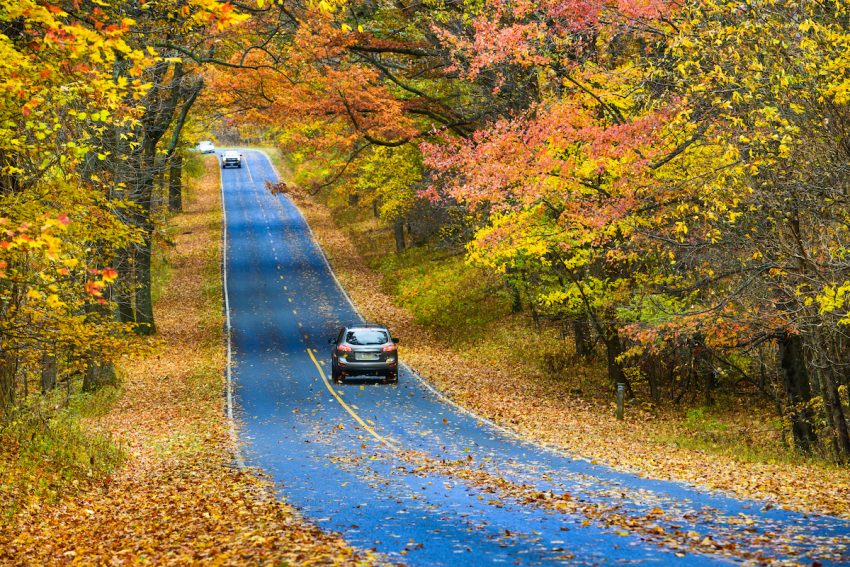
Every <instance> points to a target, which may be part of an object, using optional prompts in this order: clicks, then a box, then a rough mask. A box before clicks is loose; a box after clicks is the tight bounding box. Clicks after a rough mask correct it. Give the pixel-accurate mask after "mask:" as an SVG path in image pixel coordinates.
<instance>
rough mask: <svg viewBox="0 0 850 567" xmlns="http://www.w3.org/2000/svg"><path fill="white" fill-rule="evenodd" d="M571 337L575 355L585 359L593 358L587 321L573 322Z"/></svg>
mask: <svg viewBox="0 0 850 567" xmlns="http://www.w3.org/2000/svg"><path fill="white" fill-rule="evenodd" d="M573 335H574V336H575V343H576V354H577V355H578V356H580V357H582V358H585V359H586V358H590V357H591V356H593V341H592V340H591V338H592V337H591V329H590V321H588V320H587V319H577V320H575V321H573Z"/></svg>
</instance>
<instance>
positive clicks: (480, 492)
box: [222, 150, 850, 565]
mask: <svg viewBox="0 0 850 567" xmlns="http://www.w3.org/2000/svg"><path fill="white" fill-rule="evenodd" d="M243 153H244V155H245V165H244V167H243V168H242V169H228V170H224V171H222V190H223V196H224V205H225V215H226V241H227V246H226V271H225V276H226V284H227V289H228V297H229V309H230V318H231V322H232V330H231V338H232V344H233V349H234V360H233V366H232V368H233V384H234V391H235V407H236V413H237V417H238V420H239V422H240V437H241V440H242V441H243V442H244V449H245V451H244V453H245V458H246V460H247V462H248V464H249V465H254V466H257V467H260V468H262V469H263V470H264V471H266V472H267V473H268V474H270V475H271V476H272V477H273V478H274V479H275V480H276V481H278V482H279V483H280V487H281V488H280V490H281V495H282V496H284V497H285V499H286V500H287V501H288V502H289V503H291V504H292V505H294V506H296V507H297V508H299V509H300V510H301V511H302V513H303V514H304V515H305V516H306V517H307V518H309V519H311V520H312V521H314V522H316V523H317V524H318V525H320V526H321V527H322V528H324V529H328V530H335V531H339V532H341V533H342V534H343V535H344V537H345V538H346V539H347V540H348V541H349V542H351V543H352V544H353V545H355V546H358V547H360V548H363V549H375V550H377V551H378V552H380V553H383V554H385V555H386V556H387V557H388V558H389V559H390V560H391V561H394V562H404V563H407V564H410V565H458V564H461V563H463V564H465V565H491V564H520V565H537V564H544V563H545V564H550V563H551V564H559V563H560V564H569V565H576V564H610V563H637V562H640V563H648V564H663V565H668V564H671V565H672V564H681V565H701V564H718V563H720V564H724V563H735V562H740V561H741V557H747V556H749V557H750V558H752V557H758V556H759V555H761V556H763V557H768V558H776V559H795V560H801V561H803V562H807V561H811V560H812V559H815V558H821V557H824V554H825V553H826V558H827V559H828V558H829V557H828V555H830V554H829V553H828V552H831V555H832V560H833V562H841V561H842V560H845V561H847V560H850V555H848V552H847V542H848V534H850V524H848V522H846V521H842V520H839V519H836V518H830V517H815V516H806V515H802V514H797V513H792V512H787V511H783V510H779V509H776V508H771V507H770V506H769V505H765V503H763V502H748V501H741V500H736V499H733V498H730V497H728V496H725V495H723V494H718V493H713V492H706V491H702V490H699V489H696V488H693V487H689V486H686V485H683V484H679V483H674V482H663V481H654V480H648V479H645V478H641V477H638V476H635V475H631V474H626V473H620V472H616V471H613V470H611V469H608V468H605V467H602V466H597V465H593V464H590V463H589V462H587V461H585V460H582V459H578V458H575V457H573V456H570V455H567V454H564V453H560V452H556V451H552V450H549V449H547V448H544V447H541V446H538V445H535V444H532V443H529V442H525V441H522V440H519V439H518V438H516V437H514V436H513V435H511V434H509V433H507V432H505V431H503V430H501V429H499V428H497V427H495V426H493V425H492V424H490V423H489V422H487V421H486V420H483V419H480V418H477V417H476V416H474V415H471V414H470V413H468V412H466V411H464V410H462V409H460V408H458V407H457V406H455V405H453V404H451V403H450V402H447V401H446V400H444V399H443V398H442V397H441V396H439V395H438V394H437V393H436V392H435V391H433V390H432V389H431V388H430V386H428V385H427V384H426V383H425V382H424V381H423V380H422V379H420V378H418V377H417V376H415V375H414V374H413V373H411V372H409V371H408V370H407V369H402V371H401V372H400V376H399V383H398V385H381V384H377V383H374V382H371V381H369V380H352V381H350V382H347V383H346V384H344V385H332V384H330V383H329V374H330V372H329V368H330V366H329V365H330V358H329V354H330V353H329V347H328V345H327V338H328V337H331V336H333V335H335V333H336V331H337V329H338V328H339V326H340V325H341V324H343V323H345V322H355V321H359V320H360V317H359V315H358V314H357V312H356V311H355V309H354V308H353V307H352V305H351V303H350V302H349V300H348V298H347V296H346V295H345V292H344V291H343V290H342V289H341V288H340V287H339V285H338V284H337V282H336V280H335V278H334V276H333V274H332V272H331V270H330V269H329V267H328V265H327V263H326V261H325V259H324V257H323V255H322V252H321V251H320V249H319V248H318V246H317V245H316V243H315V242H314V240H313V238H312V236H311V233H310V231H309V228H308V227H307V224H306V223H305V221H304V219H303V217H302V216H301V214H300V212H299V211H298V209H297V208H296V207H295V206H294V205H293V204H292V203H291V202H290V201H289V199H287V198H286V197H284V196H275V195H272V194H271V193H270V192H269V191H268V190H267V189H266V188H265V183H266V181H276V180H277V175H276V174H275V172H274V169H273V167H272V165H271V163H270V162H269V160H268V158H267V157H266V156H265V154H262V153H260V152H257V151H251V150H245V151H244V152H243ZM404 339H405V338H404V337H401V341H402V342H401V345H400V347H401V349H402V351H401V352H402V358H403V356H404V354H403V353H404V350H403V349H404ZM599 442H600V443H604V442H605V440H604V439H600V440H599ZM457 471H460V472H457ZM463 471H466V472H467V473H469V472H470V471H474V472H475V473H476V474H463ZM482 475H484V476H482ZM481 478H485V479H489V480H486V481H485V482H482V481H481ZM504 487H513V488H514V489H516V488H517V487H519V488H520V489H521V490H524V491H525V492H524V494H528V493H529V491H541V492H546V491H552V492H553V493H554V494H562V493H569V494H570V496H571V502H573V503H575V506H566V507H564V508H563V509H553V507H551V506H550V507H547V506H546V505H545V499H543V500H541V502H537V501H535V500H534V499H533V498H532V499H529V498H525V497H518V496H517V495H519V494H521V493H522V492H521V491H520V492H516V491H512V489H511V488H507V489H504V490H503V488H504ZM512 494H513V495H514V496H512ZM659 511H663V514H661V515H660V516H659ZM606 518H608V521H606ZM611 518H618V520H616V521H614V522H612V521H610V519H611ZM706 537H708V538H709V539H708V540H706ZM686 541H692V542H697V541H702V543H703V545H701V547H700V549H701V551H699V552H693V551H692V549H691V546H690V545H688V544H687V543H685V542H686ZM711 542H715V545H714V546H713V548H712V545H710V543H711ZM778 544H782V545H778ZM783 546H784V547H783ZM825 563H829V561H825Z"/></svg>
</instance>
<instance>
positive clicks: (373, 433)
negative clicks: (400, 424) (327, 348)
mask: <svg viewBox="0 0 850 567" xmlns="http://www.w3.org/2000/svg"><path fill="white" fill-rule="evenodd" d="M307 354H309V355H310V358H311V359H313V364H315V365H316V369H317V370H318V371H319V376H321V377H322V382H324V384H325V387H326V388H327V389H328V391H329V392H330V393H331V395H332V396H333V397H334V398H335V399H336V401H338V402H339V405H341V406H342V407H343V408H345V411H347V412H348V413H349V414H351V417H353V418H354V420H355V421H356V422H357V423H359V424H360V426H361V427H363V429H365V430H366V431H368V432H369V434H370V435H371V436H372V437H374V438H375V439H377V440H378V441H380V442H381V443H383V444H384V445H386V446H387V447H389V448H390V449H392V450H393V451H395V450H396V449H397V447H396V445H395V443H393V442H392V441H389V440H388V439H387V438H385V437H383V436H382V435H381V434H379V433H378V432H377V431H375V430H374V429H372V427H370V426H369V425H368V424H367V423H366V422H365V421H363V419H362V418H361V417H360V416H359V415H357V412H356V411H354V410H353V409H352V408H351V406H349V405H348V404H347V403H345V401H344V400H343V399H342V398H341V397H340V395H339V394H338V393H337V391H336V390H334V389H333V386H331V383H330V382H329V381H328V377H327V376H325V371H324V370H322V366H321V365H320V364H319V361H318V360H316V357H315V356H314V355H313V351H312V350H310V349H309V348H308V349H307Z"/></svg>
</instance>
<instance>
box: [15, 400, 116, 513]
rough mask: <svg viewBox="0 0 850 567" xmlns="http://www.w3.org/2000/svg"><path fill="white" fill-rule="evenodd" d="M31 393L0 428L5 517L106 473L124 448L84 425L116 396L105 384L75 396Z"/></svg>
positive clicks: (53, 498) (49, 500)
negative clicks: (33, 394) (65, 399)
mask: <svg viewBox="0 0 850 567" xmlns="http://www.w3.org/2000/svg"><path fill="white" fill-rule="evenodd" d="M64 396H65V393H64V392H58V391H57V392H55V393H54V394H53V395H51V396H47V397H41V396H33V397H32V399H31V400H28V401H27V402H26V403H24V404H22V405H21V406H19V407H18V408H17V410H16V412H15V414H14V415H13V416H11V419H9V420H7V421H6V422H4V423H3V425H2V426H0V503H2V504H3V506H2V509H3V515H4V516H5V517H7V518H8V517H11V516H12V515H14V514H15V513H16V512H18V511H20V510H21V509H22V508H28V507H31V506H34V505H35V506H37V505H39V504H40V503H41V502H54V501H56V500H57V499H58V498H59V497H60V496H61V495H62V494H64V493H65V492H66V491H68V490H74V489H76V488H78V487H80V486H81V485H83V484H85V483H87V482H89V481H92V480H96V479H99V478H102V477H103V476H105V475H108V474H110V473H111V472H112V471H113V470H115V468H117V467H118V466H120V465H121V463H122V461H123V460H124V451H123V450H122V448H121V447H120V446H119V445H118V444H117V443H116V442H115V441H114V440H112V439H111V438H110V437H109V436H108V435H105V434H103V433H101V432H98V431H94V430H92V429H91V428H89V427H87V426H86V423H85V420H86V419H87V418H93V417H97V416H100V415H103V414H104V413H106V412H107V411H109V408H110V407H111V406H112V404H113V403H114V402H115V400H116V399H118V397H119V396H120V388H119V387H112V386H108V387H105V388H103V389H102V390H100V391H98V392H95V393H92V394H76V395H73V396H71V398H70V400H69V403H68V404H67V405H65V404H64Z"/></svg>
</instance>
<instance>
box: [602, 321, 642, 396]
mask: <svg viewBox="0 0 850 567" xmlns="http://www.w3.org/2000/svg"><path fill="white" fill-rule="evenodd" d="M605 348H606V351H607V359H608V380H610V381H611V384H612V386H613V387H614V388H616V387H617V384H625V385H626V396H627V397H628V398H629V399H631V398H634V397H635V395H634V392H633V391H632V385H631V383H630V382H629V379H628V378H626V375H625V373H623V367H622V365H621V364H620V363H619V362H618V361H617V358H618V357H619V356H620V355H621V354H623V342H622V341H621V340H620V335H619V333H618V332H617V331H616V330H613V331H611V332H609V335H608V336H607V337H605Z"/></svg>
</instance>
